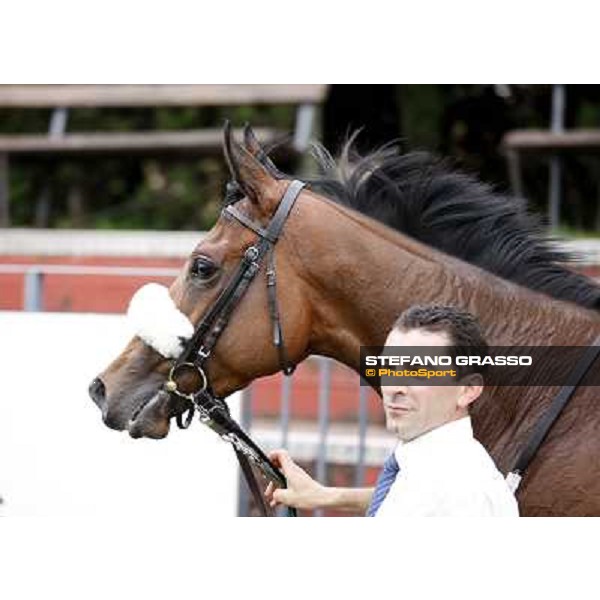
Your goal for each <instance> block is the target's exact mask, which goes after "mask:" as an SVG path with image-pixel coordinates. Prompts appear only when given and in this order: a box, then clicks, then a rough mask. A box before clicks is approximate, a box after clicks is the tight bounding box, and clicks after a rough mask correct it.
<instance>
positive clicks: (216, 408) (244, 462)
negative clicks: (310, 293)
mask: <svg viewBox="0 0 600 600" xmlns="http://www.w3.org/2000/svg"><path fill="white" fill-rule="evenodd" d="M304 185H305V184H304V183H303V182H301V181H298V180H294V181H292V182H291V183H290V184H289V185H288V187H287V189H286V191H285V193H284V195H283V198H282V199H281V201H280V203H279V206H278V207H277V210H276V211H275V214H274V215H273V217H272V218H271V220H270V222H269V224H268V225H267V226H266V227H263V226H262V225H261V224H259V223H256V222H255V221H253V220H251V219H250V218H249V217H247V216H246V215H244V214H243V213H241V212H240V211H238V210H237V209H236V208H235V206H234V205H233V204H234V202H230V203H228V204H227V206H225V208H224V209H223V214H224V215H228V216H230V217H233V218H234V219H235V220H236V221H238V222H239V223H241V224H242V225H244V227H247V228H248V229H251V230H252V231H254V232H255V233H256V234H257V235H258V240H257V241H256V243H255V244H253V245H251V246H249V247H248V248H247V249H246V251H245V252H244V256H243V258H242V260H241V262H240V264H239V266H238V268H237V270H236V272H235V273H234V274H233V276H232V277H231V279H230V280H229V282H228V283H227V285H226V286H225V288H224V289H223V291H222V292H221V293H220V294H219V296H218V297H217V299H216V301H215V303H214V304H213V305H212V306H211V307H210V308H209V309H208V311H207V312H206V314H205V315H204V317H203V318H202V320H201V321H200V323H199V324H198V325H197V326H196V329H195V330H194V334H193V335H192V337H191V338H190V339H189V340H187V341H186V344H185V346H184V349H183V351H182V353H181V354H180V356H179V357H178V358H177V359H176V360H175V361H174V362H173V365H172V367H171V370H170V372H169V376H168V379H167V381H166V383H165V385H164V390H165V391H166V392H168V393H169V394H173V395H175V396H177V397H179V398H183V399H185V400H187V401H188V402H189V404H190V408H189V410H188V411H187V414H186V417H185V419H184V418H183V415H182V414H178V415H177V417H176V420H177V425H178V426H179V427H180V428H182V429H186V428H187V427H189V425H190V423H191V421H192V418H193V416H194V413H195V412H198V415H199V419H200V421H201V422H202V423H204V424H205V425H207V426H208V427H210V428H211V429H212V430H213V431H215V432H216V433H218V434H219V435H220V436H221V437H222V438H223V439H224V440H225V441H227V442H229V443H230V444H232V446H233V448H234V450H235V453H236V456H237V458H238V462H239V463H240V467H241V469H242V472H243V473H244V477H245V479H246V482H247V484H248V487H249V488H250V491H251V492H252V495H253V497H254V499H255V501H256V503H257V505H258V507H259V509H260V511H261V514H262V515H263V516H267V515H268V514H269V511H268V507H267V505H266V501H265V498H264V496H263V494H262V492H261V490H260V487H259V485H258V483H257V481H256V478H255V477H254V473H253V470H252V464H254V465H256V467H257V468H258V469H259V470H260V471H261V472H262V473H263V474H264V475H265V477H267V479H269V480H271V481H272V482H274V483H275V484H277V485H279V486H280V487H285V486H286V481H285V477H284V476H283V474H282V473H281V471H279V469H277V467H275V465H273V463H272V462H271V461H270V460H269V458H268V457H267V456H266V455H265V453H264V452H263V451H262V450H261V449H260V448H259V447H258V446H257V445H256V443H255V442H254V441H253V440H252V439H251V438H250V437H249V436H248V434H247V433H246V432H245V431H244V430H243V429H242V428H241V427H240V425H239V424H238V423H237V422H236V421H235V420H234V419H233V418H232V417H231V415H230V413H229V408H228V407H227V404H226V403H225V401H224V400H223V399H221V398H217V397H216V396H215V395H214V393H213V391H212V388H211V386H210V382H209V381H208V377H207V375H206V371H205V363H206V361H207V360H208V358H209V357H210V355H211V354H212V351H213V349H214V347H215V345H216V343H217V341H218V339H219V337H220V335H221V334H222V333H223V331H224V329H225V328H226V327H227V324H228V323H229V319H230V317H231V315H232V313H233V312H234V310H235V309H236V307H237V306H238V305H239V303H240V302H241V300H242V298H243V297H244V294H245V293H246V291H247V290H248V288H249V287H250V284H251V283H252V281H253V280H254V278H255V277H256V274H257V273H258V272H259V271H260V268H261V265H262V264H263V262H264V261H265V260H266V262H267V271H266V277H267V298H268V303H269V315H270V318H271V323H272V326H273V344H274V345H275V347H276V348H277V351H278V355H279V363H280V368H281V370H282V371H283V373H284V374H285V375H290V374H291V373H292V372H293V370H294V366H293V365H291V364H290V363H289V362H288V358H287V354H286V351H285V344H284V340H283V333H282V328H281V321H280V318H279V308H278V304H277V280H276V273H275V255H274V248H275V244H276V243H277V240H278V239H279V236H280V235H281V231H282V230H283V226H284V225H285V222H286V221H287V218H288V216H289V214H290V211H291V210H292V207H293V206H294V204H295V202H296V199H297V198H298V195H299V194H300V192H301V191H302V188H303V187H304ZM234 193H235V192H234ZM238 198H239V196H238ZM190 378H191V379H193V380H194V381H195V386H193V388H194V389H191V390H190V386H189V380H190ZM184 379H187V380H188V384H187V385H184V384H183V383H182V380H184ZM288 514H289V516H296V510H295V509H293V508H289V509H288Z"/></svg>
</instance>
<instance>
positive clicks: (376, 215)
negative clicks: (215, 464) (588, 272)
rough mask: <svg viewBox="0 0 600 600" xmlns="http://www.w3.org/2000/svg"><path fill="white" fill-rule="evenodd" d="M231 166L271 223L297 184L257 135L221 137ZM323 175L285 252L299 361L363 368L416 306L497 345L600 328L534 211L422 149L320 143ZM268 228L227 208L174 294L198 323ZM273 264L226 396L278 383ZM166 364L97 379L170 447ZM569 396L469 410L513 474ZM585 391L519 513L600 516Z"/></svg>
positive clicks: (225, 355) (135, 366)
mask: <svg viewBox="0 0 600 600" xmlns="http://www.w3.org/2000/svg"><path fill="white" fill-rule="evenodd" d="M224 148H225V158H226V160H227V163H228V166H229V169H230V172H231V176H232V179H233V180H234V181H235V182H236V183H237V185H238V186H239V189H241V191H242V193H241V195H240V197H239V198H238V199H237V201H236V203H235V205H236V209H237V210H238V211H239V212H241V213H244V214H245V215H246V216H247V217H248V218H249V219H251V220H252V221H254V222H259V223H263V224H264V223H267V222H268V221H269V219H270V218H271V217H272V215H273V213H274V212H275V210H276V209H277V206H278V203H279V201H280V199H281V198H282V196H283V195H284V193H285V191H286V188H287V186H288V185H289V183H290V179H289V178H288V177H287V176H285V175H284V174H283V173H281V172H280V171H279V170H278V169H277V168H276V167H275V166H274V165H273V163H272V162H271V160H270V159H269V158H268V157H267V155H266V153H265V152H264V151H263V149H262V148H261V147H260V145H259V144H258V142H257V140H256V138H255V137H254V135H253V134H252V131H251V129H250V128H249V127H247V128H246V130H245V136H244V140H243V143H238V142H237V141H236V140H235V139H233V138H232V136H231V133H230V130H229V129H226V133H225V144H224ZM316 158H317V160H318V162H319V164H320V166H321V170H322V174H321V176H320V177H317V178H315V179H313V180H312V181H309V182H308V185H307V187H305V188H304V189H303V190H302V191H301V193H300V194H299V196H298V198H297V201H296V203H295V205H294V206H293V209H292V211H291V213H290V214H289V217H288V219H287V222H286V223H285V227H284V229H283V232H282V234H281V237H280V239H279V242H278V244H277V246H276V248H275V264H276V268H277V280H278V288H277V294H278V302H279V310H280V319H281V326H282V329H283V332H284V334H285V345H286V351H287V355H288V358H289V361H290V362H291V363H293V364H297V363H299V362H301V361H302V360H303V359H305V358H306V357H307V356H309V355H311V354H320V355H324V356H328V357H331V358H334V359H336V360H338V361H340V362H342V363H344V364H345V365H347V366H349V367H350V368H352V369H353V370H355V371H357V372H358V371H359V355H360V347H361V346H381V345H383V342H384V340H385V338H386V335H387V333H388V330H389V329H390V327H391V325H392V323H393V322H394V320H395V319H396V317H397V316H398V314H399V313H400V312H401V311H403V310H405V309H406V308H408V307H409V306H411V305H413V304H415V303H430V302H436V303H443V304H452V305H457V306H460V307H463V308H465V309H467V310H469V311H471V312H472V313H474V314H475V315H476V316H477V317H478V318H479V320H480V322H481V324H482V326H483V328H484V331H485V334H486V337H487V339H488V341H489V343H490V345H492V346H538V345H539V346H584V345H589V344H591V343H592V341H593V340H594V339H595V338H596V337H597V336H598V334H600V315H599V314H598V309H599V307H600V288H599V287H598V286H596V285H595V284H594V283H593V282H592V281H590V280H588V279H586V278H585V277H584V276H582V275H579V274H576V273H575V272H572V271H570V270H569V269H568V268H567V267H566V266H564V263H568V261H569V260H570V258H571V257H570V256H568V255H567V254H565V253H563V252H561V251H559V250H557V249H556V248H555V247H554V246H553V245H552V244H551V240H550V239H548V238H547V237H546V236H545V235H544V234H543V233H542V230H541V228H540V226H539V224H538V222H537V221H536V219H535V218H534V217H532V216H529V215H528V214H527V213H526V210H525V207H524V204H523V202H522V201H519V200H517V199H516V198H511V197H507V196H502V195H500V194H498V193H496V192H494V191H493V190H492V189H491V188H490V187H489V186H487V185H484V184H482V183H480V182H478V181H476V180H475V179H474V178H473V177H471V176H468V175H464V174H461V173H457V172H454V171H453V170H452V169H450V168H449V167H448V165H447V164H446V163H444V162H443V161H440V160H438V159H435V158H433V157H432V156H430V155H428V154H425V153H416V154H406V155H402V154H399V153H398V152H397V151H396V149H395V148H393V147H391V146H389V147H384V149H382V150H380V151H377V152H375V153H373V154H370V155H368V156H365V157H362V158H361V157H358V156H356V155H354V154H353V152H352V150H351V146H350V145H347V146H346V148H345V150H344V152H343V153H342V156H341V158H340V159H339V161H334V160H333V159H332V158H331V156H330V155H329V154H328V153H327V152H326V151H325V150H324V149H322V148H317V150H316ZM255 240H256V233H254V232H253V231H251V230H250V229H249V228H247V227H245V226H244V225H243V224H241V223H240V222H239V221H238V220H236V219H232V218H230V216H228V215H227V213H226V211H223V212H222V213H221V216H220V217H219V219H218V220H217V222H216V224H215V225H214V227H213V228H212V229H211V230H210V231H209V232H208V233H207V235H206V236H205V237H204V238H203V239H202V240H201V241H200V242H199V243H198V245H197V246H196V248H195V249H194V250H193V252H192V253H191V255H190V256H189V258H188V259H187V261H186V263H185V265H184V266H183V269H182V270H181V272H180V274H179V275H178V277H177V278H176V279H175V281H174V282H173V284H172V285H171V287H170V289H169V294H170V297H171V299H172V300H173V302H174V303H175V305H176V306H177V307H178V309H179V310H180V311H181V312H182V313H183V314H184V315H186V316H187V317H188V318H189V320H190V321H191V322H192V323H194V324H196V323H198V322H199V320H200V319H201V317H202V315H203V314H204V313H205V311H206V310H207V309H208V307H210V306H211V305H212V304H213V303H214V301H215V299H216V297H217V296H218V295H219V293H220V292H221V290H223V288H224V287H225V285H226V283H227V281H228V278H229V277H230V276H231V274H232V273H233V272H234V271H235V269H236V267H237V265H238V264H239V262H240V260H241V259H242V256H243V255H244V252H245V250H246V249H247V248H248V247H249V246H250V245H251V244H253V243H254V242H255ZM264 271H265V269H264V265H263V268H261V271H260V272H259V273H258V276H257V277H256V280H255V281H253V283H252V284H251V285H250V287H249V288H248V291H247V293H246V295H245V296H244V298H243V300H242V301H241V303H240V304H239V306H238V308H237V309H236V311H235V312H234V313H233V314H232V317H231V320H230V322H229V324H228V326H227V328H226V329H225V330H224V331H223V334H222V336H221V337H220V338H219V342H218V344H217V345H216V348H215V351H214V352H213V354H212V355H211V357H210V360H209V361H208V363H207V370H206V373H207V376H208V379H209V380H210V384H211V387H212V389H213V391H214V393H215V394H216V395H218V396H219V397H226V396H228V395H230V394H231V393H233V392H235V391H236V390H240V389H242V388H244V387H245V386H247V385H248V384H249V383H250V382H251V381H253V380H254V379H256V378H258V377H261V376H264V375H269V374H272V373H275V372H277V371H278V370H279V368H280V361H279V356H278V352H277V350H276V348H275V347H274V346H273V344H272V329H271V321H270V319H269V314H268V310H267V306H268V297H267V291H266V285H265V281H266V279H265V278H266V274H265V272H264ZM168 372H169V363H168V361H167V360H166V359H165V358H164V357H163V356H161V355H160V354H159V353H158V352H156V351H155V350H154V349H152V348H151V347H150V346H149V345H147V344H145V343H144V342H142V341H141V339H140V338H138V337H134V338H133V339H132V340H131V341H130V342H129V344H128V345H127V347H126V348H125V350H124V351H123V352H122V353H121V354H120V355H119V356H118V357H117V358H116V359H115V360H114V361H113V362H112V363H111V364H110V365H109V366H108V368H107V369H106V370H105V371H104V372H102V373H101V374H100V375H99V377H98V378H97V379H96V380H94V382H93V384H92V385H91V386H90V394H91V396H92V398H93V400H94V402H95V403H96V404H97V405H98V406H99V407H100V408H101V410H102V417H103V420H104V422H105V424H106V425H108V426H109V427H112V428H114V429H118V430H128V431H129V433H130V435H132V436H133V437H141V436H145V437H151V438H161V437H164V436H166V435H167V434H168V432H169V427H170V422H171V418H172V417H174V416H176V415H178V414H181V413H183V412H184V411H185V410H186V406H185V403H183V404H182V403H178V402H176V401H174V400H173V398H172V397H171V396H168V395H164V394H162V395H160V394H158V390H159V389H160V388H161V386H163V384H164V382H165V380H166V378H167V375H168ZM557 391H558V388H556V387H540V386H537V387H493V388H489V389H486V391H485V392H484V394H483V396H482V397H481V398H480V399H479V400H478V401H477V402H476V403H475V407H474V409H473V411H472V415H471V416H472V420H473V427H474V432H475V435H476V437H477V439H479V440H480V441H481V443H482V444H483V445H484V446H485V447H486V448H487V450H488V451H489V453H490V454H491V456H492V457H493V459H494V460H495V462H496V464H497V465H498V468H499V469H500V470H501V471H502V472H503V473H505V474H506V472H507V471H508V470H509V469H510V467H511V466H512V463H513V461H514V460H515V458H516V456H517V455H518V453H519V451H520V449H521V448H522V447H523V445H524V444H525V442H526V440H527V438H528V434H529V433H530V432H531V430H532V428H533V427H534V425H535V423H536V421H537V420H538V418H539V417H540V416H541V415H542V414H543V412H544V410H545V409H546V408H547V406H548V405H549V403H550V402H551V400H552V398H553V397H554V396H555V394H556V392H557ZM597 396H598V394H597V393H596V390H595V388H593V387H580V388H578V389H577V391H576V393H575V395H574V396H573V398H572V399H571V401H570V402H569V404H568V406H567V407H566V409H565V410H564V412H563V413H562V414H561V416H560V418H559V420H558V421H557V423H556V424H555V426H554V427H553V429H552V430H551V432H550V434H549V436H548V437H547V438H546V440H545V442H544V444H543V446H542V447H541V448H540V450H539V452H538V454H537V455H536V457H535V459H534V460H533V462H532V463H531V465H530V467H529V469H528V470H527V471H526V473H525V476H524V478H523V481H522V483H521V486H520V488H519V490H518V492H517V498H518V501H519V505H520V510H521V514H522V515H547V516H548V515H557V516H558V515H572V516H575V515H600V435H599V432H600V408H599V407H598V397H597Z"/></svg>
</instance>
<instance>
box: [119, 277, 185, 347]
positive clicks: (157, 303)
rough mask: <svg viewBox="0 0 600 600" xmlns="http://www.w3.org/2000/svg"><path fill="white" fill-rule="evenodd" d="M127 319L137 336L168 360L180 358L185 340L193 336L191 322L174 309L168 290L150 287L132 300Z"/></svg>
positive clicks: (159, 286)
mask: <svg viewBox="0 0 600 600" xmlns="http://www.w3.org/2000/svg"><path fill="white" fill-rule="evenodd" d="M127 317H128V319H129V321H130V323H131V324H132V325H133V329H134V332H135V334H136V335H137V336H139V337H140V338H141V339H142V340H144V342H146V344H148V345H149V346H152V348H154V349H155V350H156V351H157V352H158V353H160V354H162V355H163V356H164V357H165V358H177V357H178V356H179V355H180V354H181V352H182V351H183V344H182V338H183V339H184V340H187V339H189V338H191V337H192V335H193V333H194V326H193V325H192V322H191V321H190V320H189V319H188V318H187V317H186V316H185V315H184V314H183V313H182V312H181V311H180V310H179V309H178V308H177V307H176V306H175V302H173V299H172V298H171V296H170V295H169V290H168V289H167V288H166V287H165V286H164V285H159V284H158V283H147V284H146V285H144V286H142V287H141V288H140V289H139V290H138V291H137V292H136V293H135V294H134V295H133V297H132V298H131V301H130V302H129V308H128V309H127Z"/></svg>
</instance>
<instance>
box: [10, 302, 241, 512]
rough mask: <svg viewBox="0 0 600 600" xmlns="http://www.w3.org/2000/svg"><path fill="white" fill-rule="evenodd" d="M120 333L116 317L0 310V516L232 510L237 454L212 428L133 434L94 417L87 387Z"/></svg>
mask: <svg viewBox="0 0 600 600" xmlns="http://www.w3.org/2000/svg"><path fill="white" fill-rule="evenodd" d="M128 339H130V332H129V329H128V326H127V324H126V322H125V319H124V317H121V316H114V315H84V314H70V313H69V314H67V313H65V314H63V313H60V314H58V313H21V312H2V311H0V372H1V378H0V381H1V390H0V496H2V498H3V501H4V502H3V504H1V505H0V515H7V516H8V515H28V516H29V515H32V516H33V515H62V516H65V515H66V516H68V515H77V516H93V515H103V516H105V515H111V514H114V515H119V516H126V515H140V514H147V515H161V514H163V515H169V514H171V515H175V514H194V515H202V514H206V515H209V516H210V517H219V516H234V515H235V514H237V493H238V492H237V489H238V488H237V463H236V460H235V455H234V453H233V451H232V450H231V448H230V447H229V445H228V444H226V443H224V442H223V441H221V440H220V439H219V438H218V436H217V435H216V434H214V433H213V432H212V431H210V430H208V429H207V428H205V427H204V426H202V425H200V423H198V422H194V424H193V425H192V427H191V428H190V429H188V430H187V431H180V430H178V429H177V427H176V426H175V423H173V426H174V427H172V429H171V432H170V434H169V436H168V437H167V438H165V439H163V440H148V439H139V440H134V439H131V438H130V437H129V436H128V434H127V433H125V432H117V431H113V430H111V429H108V428H107V427H106V426H105V425H104V423H103V422H102V419H101V416H100V411H99V409H98V408H97V407H96V406H95V405H94V403H93V402H92V401H91V399H90V398H89V396H88V395H87V387H88V385H89V383H90V381H91V380H92V379H93V378H94V377H95V376H96V375H97V374H98V373H99V372H100V371H102V370H103V369H104V368H105V367H106V366H107V365H108V364H109V362H110V361H111V360H112V359H113V358H114V357H116V356H117V355H118V353H119V352H120V351H121V350H122V348H123V347H124V346H125V343H126V342H127V340H128ZM229 404H230V406H231V409H232V413H233V416H234V417H236V418H237V414H238V413H239V398H237V397H233V398H231V399H230V400H229Z"/></svg>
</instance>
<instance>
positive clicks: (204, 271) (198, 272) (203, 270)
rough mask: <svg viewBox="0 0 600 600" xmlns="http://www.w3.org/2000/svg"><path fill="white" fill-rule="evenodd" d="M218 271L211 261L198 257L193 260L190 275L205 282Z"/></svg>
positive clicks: (204, 257)
mask: <svg viewBox="0 0 600 600" xmlns="http://www.w3.org/2000/svg"><path fill="white" fill-rule="evenodd" d="M218 270H219V267H217V265H215V263H214V262H213V261H212V260H210V259H209V258H207V257H206V256H200V257H198V258H195V259H194V260H193V262H192V266H191V268H190V273H191V275H192V276H193V277H197V278H198V279H202V280H207V279H211V277H213V276H214V275H215V274H216V272H217V271H218Z"/></svg>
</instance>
